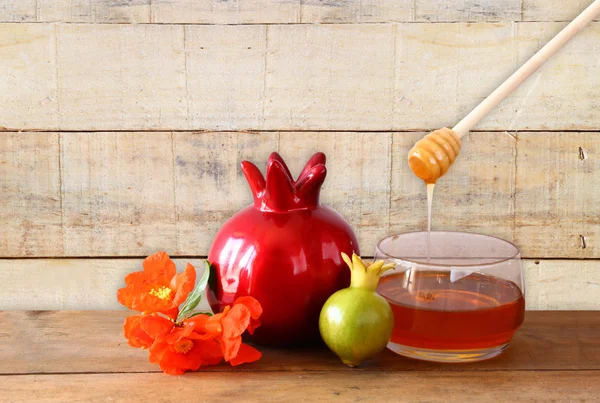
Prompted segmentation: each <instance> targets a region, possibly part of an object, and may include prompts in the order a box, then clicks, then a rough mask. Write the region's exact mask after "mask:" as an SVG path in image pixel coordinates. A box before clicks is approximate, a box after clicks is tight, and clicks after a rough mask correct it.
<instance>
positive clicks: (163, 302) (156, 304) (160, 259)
mask: <svg viewBox="0 0 600 403" xmlns="http://www.w3.org/2000/svg"><path fill="white" fill-rule="evenodd" d="M143 267H144V271H138V272H134V273H131V274H129V275H128V276H127V277H125V287H124V288H121V289H120V290H119V291H118V292H117V299H118V300H119V302H120V303H121V304H123V305H125V306H126V307H128V308H129V309H133V310H135V311H139V312H143V313H145V314H148V313H156V312H160V313H164V314H165V315H168V316H169V317H171V318H176V317H177V314H178V307H179V305H180V304H181V303H183V302H184V301H185V299H186V298H187V296H188V294H189V293H190V292H191V291H192V289H193V288H194V284H195V283H196V270H195V269H194V266H192V265H191V264H189V263H188V264H187V267H186V268H185V271H184V272H182V273H179V274H177V273H176V268H175V263H173V261H172V260H171V259H170V258H169V255H167V254H166V253H165V252H158V253H156V254H154V255H151V256H148V257H147V258H146V259H145V260H144V263H143Z"/></svg>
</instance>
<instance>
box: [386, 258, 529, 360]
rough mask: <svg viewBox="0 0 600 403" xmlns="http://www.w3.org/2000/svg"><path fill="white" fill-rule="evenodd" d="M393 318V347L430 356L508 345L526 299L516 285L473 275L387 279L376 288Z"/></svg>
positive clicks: (433, 274) (413, 273) (415, 273)
mask: <svg viewBox="0 0 600 403" xmlns="http://www.w3.org/2000/svg"><path fill="white" fill-rule="evenodd" d="M377 291H378V292H379V294H381V295H382V296H383V297H384V298H386V299H387V300H388V302H389V303H390V306H391V307H392V311H393V312H394V321H395V322H394V330H393V333H392V338H391V340H390V342H391V343H392V344H397V345H401V346H405V347H414V348H418V349H427V350H443V351H466V350H483V349H490V348H495V347H500V346H504V345H506V344H507V343H508V342H509V341H510V340H511V338H512V336H513V334H514V333H515V331H516V330H517V328H518V327H519V326H520V325H521V323H522V322H523V317H524V312H525V299H524V298H523V294H522V293H521V290H520V288H519V287H518V286H517V285H516V284H515V283H513V282H511V281H508V280H504V279H501V278H498V277H493V276H487V275H484V274H480V273H472V274H470V275H468V276H465V277H463V278H461V279H459V280H456V281H454V282H452V281H451V278H450V272H449V271H447V272H442V271H435V272H433V271H420V270H418V271H411V270H408V271H406V272H404V273H397V274H391V275H388V276H384V277H382V278H381V279H380V281H379V286H378V288H377Z"/></svg>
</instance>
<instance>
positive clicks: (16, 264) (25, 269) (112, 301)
mask: <svg viewBox="0 0 600 403" xmlns="http://www.w3.org/2000/svg"><path fill="white" fill-rule="evenodd" d="M174 260H175V262H176V264H177V266H178V268H179V270H180V271H181V270H183V267H184V266H185V263H186V262H188V261H189V262H191V263H192V264H193V265H194V266H195V267H196V269H197V271H198V275H200V274H201V273H202V272H203V270H204V264H203V263H202V260H201V259H196V258H191V259H188V258H179V259H177V258H176V259H174ZM141 263H142V259H141V258H135V259H16V260H14V259H13V260H11V259H4V260H0V284H2V285H0V291H2V292H1V293H0V309H11V310H14V309H35V310H48V309H51V310H60V309H69V310H72V309H123V307H122V306H121V305H119V303H118V302H117V300H116V293H117V290H118V289H119V288H120V287H123V286H124V280H123V279H124V278H125V276H126V275H127V274H129V273H131V272H133V271H138V270H141V267H142V266H141ZM523 269H524V273H525V293H526V301H527V309H530V310H547V309H573V310H583V309H587V310H598V311H600V293H599V291H600V261H598V260H554V259H552V260H530V259H526V260H524V261H523ZM34 279H35V280H34ZM198 309H201V310H208V309H209V306H208V304H207V303H206V301H203V302H202V304H201V307H200V308H198ZM599 315H600V314H599Z"/></svg>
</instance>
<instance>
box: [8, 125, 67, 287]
mask: <svg viewBox="0 0 600 403" xmlns="http://www.w3.org/2000/svg"><path fill="white" fill-rule="evenodd" d="M58 144H59V143H58V135H56V134H47V133H1V134H0V250H1V251H2V255H3V256H59V255H62V254H63V253H64V250H63V234H62V225H61V219H62V216H61V196H60V173H59V172H60V171H59V152H58ZM7 284H10V282H8V283H7Z"/></svg>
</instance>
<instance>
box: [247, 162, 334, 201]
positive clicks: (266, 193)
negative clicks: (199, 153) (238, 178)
mask: <svg viewBox="0 0 600 403" xmlns="http://www.w3.org/2000/svg"><path fill="white" fill-rule="evenodd" d="M242 172H244V176H246V180H247V181H248V184H249V185H250V190H252V195H253V196H254V207H256V208H258V209H260V210H263V211H289V210H300V209H307V208H311V207H316V206H318V205H319V193H320V192H321V185H323V182H324V181H325V176H326V175H327V169H326V168H325V154H323V153H320V152H319V153H316V154H315V155H313V156H312V157H311V159H309V160H308V162H307V163H306V165H305V166H304V169H303V170H302V172H301V173H300V175H299V176H298V179H297V180H296V181H294V180H293V179H292V174H291V173H290V170H289V169H288V167H287V165H286V164H285V162H284V161H283V158H281V156H280V155H279V154H278V153H271V155H270V156H269V161H268V162H267V174H266V180H265V177H263V175H262V173H261V172H260V170H259V169H258V168H257V167H256V165H254V164H253V163H251V162H250V161H243V162H242Z"/></svg>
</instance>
